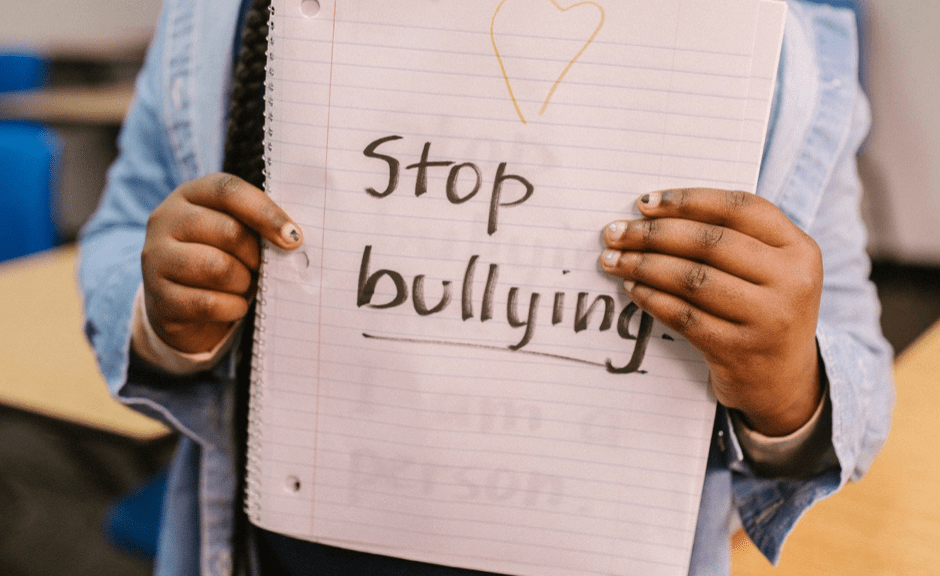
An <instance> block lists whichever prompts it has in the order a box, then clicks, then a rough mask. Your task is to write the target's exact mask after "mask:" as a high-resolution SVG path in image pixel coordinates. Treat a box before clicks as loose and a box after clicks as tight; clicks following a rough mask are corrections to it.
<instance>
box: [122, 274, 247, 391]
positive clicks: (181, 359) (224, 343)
mask: <svg viewBox="0 0 940 576" xmlns="http://www.w3.org/2000/svg"><path fill="white" fill-rule="evenodd" d="M241 325H242V323H241V322H237V323H235V325H234V326H232V329H231V330H229V331H228V333H227V334H226V335H225V337H224V338H222V340H221V341H220V342H219V343H218V344H216V345H215V347H214V348H213V349H212V350H209V351H208V352H199V353H196V354H190V353H187V352H181V351H179V350H177V349H176V348H173V347H172V346H170V345H169V344H167V343H166V342H164V341H163V340H162V339H161V338H160V336H158V335H157V333H156V332H155V331H154V329H153V326H151V325H150V319H149V318H147V307H146V306H145V305H144V288H143V285H141V286H140V287H139V288H138V289H137V294H136V295H135V296H134V310H133V312H132V313H131V346H132V347H133V348H134V351H135V352H136V353H137V354H138V355H139V356H140V357H141V358H143V359H144V360H146V361H147V362H148V363H150V364H152V365H153V366H155V367H157V368H159V369H161V370H163V371H164V372H168V373H170V374H173V375H174V376H188V375H190V374H195V373H196V372H202V371H203V370H208V369H210V368H213V367H214V366H215V365H216V364H218V363H219V360H221V359H222V356H223V355H225V353H226V352H228V350H229V349H230V348H231V347H232V344H233V343H234V342H235V340H236V339H237V338H236V337H237V335H238V333H239V332H240V331H241Z"/></svg>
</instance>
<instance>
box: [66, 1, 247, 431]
mask: <svg viewBox="0 0 940 576" xmlns="http://www.w3.org/2000/svg"><path fill="white" fill-rule="evenodd" d="M205 4H206V3H205V2H201V3H200V2H167V3H166V4H165V6H164V9H163V11H162V12H161V15H160V20H159V22H158V24H157V30H156V33H155V36H154V40H153V43H152V44H151V47H150V49H149V51H148V54H147V58H146V60H145V62H144V66H143V68H142V70H141V73H140V75H139V76H138V78H137V82H136V86H135V97H134V100H133V102H132V104H131V108H130V110H129V112H128V116H127V118H126V119H125V123H124V127H123V129H122V131H121V135H120V137H119V141H118V146H119V155H118V159H117V160H116V162H115V163H114V164H113V165H112V167H111V169H110V170H109V172H108V179H107V185H106V188H105V190H104V193H103V196H102V199H101V202H100V204H99V207H98V209H97V211H96V212H95V214H94V215H93V217H92V219H91V220H90V221H89V223H88V224H87V225H86V226H85V228H84V229H83V230H82V234H81V237H80V242H81V257H80V265H79V282H80V284H81V288H82V292H83V294H84V298H85V302H84V304H85V318H86V322H85V332H86V336H87V338H88V340H89V341H90V343H91V344H92V346H93V348H94V350H95V353H96V355H97V359H98V362H99V366H100V368H101V371H102V373H103V375H104V377H105V379H106V381H107V384H108V387H109V389H110V391H111V392H112V394H114V395H115V396H116V397H117V398H118V399H119V400H121V401H122V402H125V403H127V404H130V405H132V406H134V407H136V408H138V409H140V410H141V411H143V412H145V413H148V414H150V415H152V416H156V417H158V418H160V419H162V420H164V421H167V422H168V423H169V424H171V425H172V426H173V427H174V428H176V429H178V430H181V431H182V432H183V433H184V434H186V435H187V436H189V437H191V438H193V439H196V440H198V441H199V442H200V443H206V442H209V438H211V437H212V436H214V435H215V434H213V433H212V432H211V431H210V430H207V429H205V428H206V427H207V426H209V427H211V428H212V429H217V426H218V423H217V422H214V421H215V420H217V419H218V418H222V417H223V416H222V415H221V414H220V413H219V409H220V408H219V407H220V405H221V404H222V402H221V399H220V398H219V397H218V393H217V390H216V389H217V388H218V386H217V385H216V384H213V383H212V380H215V379H212V378H209V379H198V378H196V379H188V380H184V381H173V382H170V379H168V378H162V380H165V381H164V382H162V385H161V377H160V376H159V375H155V374H149V373H148V371H147V370H146V369H145V367H143V366H139V365H138V364H139V363H138V362H135V365H134V368H135V369H134V370H130V367H131V361H132V360H133V358H132V354H131V351H130V331H129V327H130V319H131V311H132V303H133V299H134V294H135V293H136V291H137V289H138V287H139V286H140V284H141V282H142V279H141V271H140V253H141V249H142V247H143V243H144V237H145V234H146V225H147V219H148V217H149V216H150V213H151V212H152V211H153V210H154V208H156V207H157V206H158V205H159V204H160V203H161V202H162V201H163V200H164V199H166V197H167V196H168V195H169V194H170V193H171V192H172V191H173V190H174V189H175V188H176V187H177V186H179V185H180V184H181V183H182V182H184V181H187V180H191V179H193V178H196V177H198V176H201V175H203V174H205V173H208V172H211V171H214V170H217V169H218V167H219V165H220V163H221V137H222V130H221V129H220V127H221V116H222V115H223V112H222V110H223V103H221V102H219V96H218V95H219V94H223V93H225V92H226V91H225V90H224V89H221V90H220V89H219V86H220V85H221V86H225V85H227V84H226V82H227V80H226V78H227V76H228V74H229V73H230V68H231V65H230V64H229V65H226V62H227V60H230V59H231V40H230V39H231V38H232V36H233V30H234V27H235V21H236V19H237V17H238V10H237V4H236V5H235V7H234V8H230V9H228V10H227V11H226V10H218V9H214V10H215V12H216V14H215V15H214V16H213V18H215V19H216V24H217V26H218V27H219V28H220V31H219V32H218V34H219V35H220V36H224V37H227V38H228V40H227V41H225V42H224V43H220V42H215V43H214V44H211V43H210V40H211V39H207V38H200V37H199V36H197V35H193V34H192V33H191V32H192V30H191V25H192V21H193V20H195V19H196V18H198V17H199V16H200V9H199V8H198V6H204V5H205ZM230 4H233V3H230ZM209 8H211V7H209ZM216 8H218V7H216ZM203 10H204V9H203ZM227 20H231V22H230V23H229V26H226V25H225V24H226V22H227ZM200 42H201V43H200ZM197 51H198V57H197V56H196V54H197ZM209 70H217V71H216V72H214V73H213V74H209V73H208V71H209ZM197 77H198V78H197ZM197 80H198V81H199V82H200V83H205V84H207V85H204V86H205V87H203V88H200V85H199V84H197ZM219 82H221V84H219ZM197 109H198V110H199V112H198V114H197V112H196V110H197ZM200 117H201V118H202V119H200ZM215 117H218V118H215Z"/></svg>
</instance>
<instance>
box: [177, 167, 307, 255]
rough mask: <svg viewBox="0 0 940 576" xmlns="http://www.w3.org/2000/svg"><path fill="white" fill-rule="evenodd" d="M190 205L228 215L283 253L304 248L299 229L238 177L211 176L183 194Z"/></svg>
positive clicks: (301, 233) (205, 177)
mask: <svg viewBox="0 0 940 576" xmlns="http://www.w3.org/2000/svg"><path fill="white" fill-rule="evenodd" d="M184 194H185V195H186V197H187V199H188V200H189V201H190V202H192V203H193V204H198V205H200V206H205V207H206V208H211V209H213V210H218V211H220V212H224V213H226V214H229V215H230V216H232V217H233V218H235V219H237V220H238V221H239V222H241V223H242V224H244V225H245V226H248V227H249V228H251V229H252V230H254V231H255V232H257V233H258V234H260V235H261V237H263V238H265V239H267V240H268V241H270V242H271V243H273V244H274V245H276V246H278V247H280V248H282V249H284V250H294V249H296V248H298V247H299V246H300V245H301V244H303V231H302V230H301V229H300V226H299V225H298V224H297V223H296V222H295V221H294V220H293V219H292V218H291V217H290V216H289V215H288V214H287V212H285V211H284V209H282V208H281V207H280V206H278V205H277V204H276V203H275V202H274V201H273V200H271V197H270V196H268V195H267V194H265V193H264V192H263V191H262V190H261V189H259V188H256V187H254V186H252V185H251V184H249V183H248V182H245V181H244V180H242V179H241V178H238V177H237V176H232V175H231V174H221V173H220V174H210V175H208V176H204V177H202V178H200V179H199V180H197V181H195V182H194V183H193V185H192V186H189V187H187V189H186V190H185V191H184Z"/></svg>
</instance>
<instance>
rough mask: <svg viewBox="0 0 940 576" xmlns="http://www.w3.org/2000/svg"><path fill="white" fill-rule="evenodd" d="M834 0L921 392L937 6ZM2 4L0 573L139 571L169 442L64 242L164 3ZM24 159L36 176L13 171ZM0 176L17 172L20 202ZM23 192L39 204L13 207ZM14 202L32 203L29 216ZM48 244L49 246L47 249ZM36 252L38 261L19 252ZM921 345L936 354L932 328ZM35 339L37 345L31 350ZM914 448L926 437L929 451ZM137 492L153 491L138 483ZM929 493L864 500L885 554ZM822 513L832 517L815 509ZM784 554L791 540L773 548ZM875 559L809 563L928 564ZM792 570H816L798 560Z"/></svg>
mask: <svg viewBox="0 0 940 576" xmlns="http://www.w3.org/2000/svg"><path fill="white" fill-rule="evenodd" d="M828 3H830V4H836V5H847V4H855V5H857V6H858V7H859V13H860V15H861V21H862V23H863V28H862V44H863V46H862V54H863V71H862V77H863V81H864V84H865V87H866V90H867V92H868V94H869V97H870V99H871V103H872V110H873V117H874V127H873V129H872V132H871V135H870V137H869V139H868V141H867V143H866V145H865V147H864V149H863V151H862V153H861V156H860V160H861V163H860V173H861V175H862V178H863V181H864V183H865V189H866V196H865V200H864V213H865V217H866V220H867V222H868V225H869V230H870V242H869V249H870V252H871V254H872V256H873V258H874V261H875V265H874V268H873V272H872V279H873V280H874V281H875V283H876V284H877V286H878V290H879V296H880V297H881V299H882V304H883V310H884V313H883V320H882V323H883V327H884V331H885V334H886V336H887V337H888V339H889V340H890V341H891V342H892V344H893V345H894V346H895V348H896V350H897V352H898V353H901V352H902V351H905V350H907V349H909V347H911V346H912V344H913V343H915V342H917V343H918V345H919V346H921V349H920V350H914V352H911V353H910V354H909V355H908V356H907V358H906V359H907V360H908V364H909V365H914V364H916V366H915V368H916V370H917V371H920V373H922V375H921V376H918V378H920V379H921V380H922V381H921V383H920V384H918V386H922V387H924V386H928V387H932V385H935V384H940V376H937V372H936V371H933V372H931V371H930V370H927V369H926V368H924V366H926V365H927V364H925V362H928V363H929V362H930V361H931V360H930V359H931V358H934V357H935V356H936V355H937V354H934V353H933V352H931V351H925V349H924V348H923V347H924V346H925V344H924V342H925V339H924V338H922V339H921V340H918V337H921V335H922V334H923V333H924V332H925V331H927V330H928V329H929V328H930V327H931V326H932V325H934V323H935V322H936V321H937V319H938V318H940V223H938V222H937V220H938V216H940V106H937V99H936V95H937V94H940V73H938V63H937V58H938V55H940V36H938V35H937V34H936V32H935V30H934V28H935V23H936V22H937V21H940V3H938V2H933V1H924V0H864V1H862V2H859V3H855V2H851V1H847V0H830V1H829V2H828ZM6 6H7V10H4V17H3V18H2V19H0V260H2V259H4V258H8V259H7V261H6V262H2V263H0V294H2V296H3V298H2V299H0V300H2V302H3V303H2V304H0V333H2V334H3V335H2V336H0V338H2V339H0V349H2V351H0V574H4V575H7V576H30V575H49V574H56V575H58V574H62V575H86V574H87V575H96V576H108V575H111V574H114V575H117V574H121V575H130V576H133V575H143V574H148V573H150V570H151V564H150V557H151V555H152V545H153V544H152V532H153V526H152V525H151V524H152V523H150V524H148V522H147V521H148V520H153V519H154V518H155V516H154V514H155V512H153V510H152V509H148V508H147V507H148V506H150V507H153V506H158V505H159V487H160V484H159V476H158V473H159V471H160V470H161V469H163V468H164V466H165V464H166V462H167V459H168V458H169V455H170V454H171V452H172V448H173V444H174V438H173V436H172V435H171V434H170V433H169V432H168V431H167V430H166V429H165V428H163V427H161V426H160V425H157V424H155V423H153V422H151V421H148V420H145V419H143V418H142V417H138V416H136V415H134V414H132V413H130V412H129V411H128V410H126V409H124V408H122V407H119V406H117V405H115V404H113V403H111V402H110V400H109V399H108V398H107V394H106V393H105V392H104V389H103V384H102V383H101V381H100V378H99V377H98V375H97V373H96V371H95V368H94V363H93V360H92V357H91V353H90V351H88V350H87V349H86V348H85V347H84V345H83V342H82V336H81V318H80V312H79V305H78V297H77V295H76V294H75V289H74V282H73V280H72V275H73V272H72V266H73V263H74V258H75V255H74V249H72V248H70V247H69V246H70V244H71V243H72V242H73V241H74V239H75V237H76V235H77V233H78V230H79V228H80V227H81V225H82V223H83V222H84V221H85V220H86V219H87V218H88V216H89V215H90V214H91V212H92V211H93V209H94V207H95V205H96V202H97V199H98V195H99V193H100V190H101V189H102V187H103V184H104V174H105V171H106V169H107V166H108V165H109V163H110V162H111V160H112V159H113V157H114V155H115V153H116V147H115V139H116V137H117V134H118V131H119V129H120V125H121V121H122V118H123V115H124V112H125V110H126V107H127V104H128V101H129V99H130V97H131V94H132V84H133V80H134V77H135V74H136V72H137V70H138V68H139V66H140V64H141V61H142V58H143V56H144V54H145V49H146V44H147V42H148V41H149V37H150V35H151V33H152V27H153V23H154V22H155V21H156V18H157V14H158V12H159V9H160V2H159V0H137V1H134V2H126V1H119V0H85V1H84V2H78V3H74V4H72V3H68V2H61V1H53V0H31V1H30V2H26V3H22V2H18V3H16V4H13V3H12V2H9V1H8V0H7V3H6ZM23 55H27V56H29V58H27V59H25V60H23V59H22V58H21V56H23ZM33 57H36V58H37V59H32V58H33ZM4 66H11V67H12V68H8V69H6V70H5V69H4ZM17 66H19V67H20V68H17ZM24 66H25V68H24ZM11 69H12V70H20V72H17V73H16V74H13V73H11V72H9V70H11ZM14 76H15V77H14ZM18 82H19V83H20V85H18ZM23 82H25V84H23ZM26 164H29V165H30V166H31V167H32V168H31V169H33V170H34V171H37V170H38V172H36V173H37V174H38V176H30V175H28V174H26V172H27V171H26V170H25V169H24V170H20V169H19V166H21V165H26ZM24 178H28V180H27V181H23V179H24ZM4 182H6V183H8V184H9V183H10V182H15V184H16V185H15V187H14V188H15V189H14V190H13V193H15V195H16V196H15V197H14V195H13V194H12V193H11V191H10V190H9V189H8V188H9V187H10V186H6V187H5V186H4V185H3V183H4ZM27 191H29V193H32V194H36V195H37V198H35V199H33V200H29V201H27V202H25V206H24V202H22V201H21V197H23V196H26V195H27ZM17 210H26V211H29V212H31V213H34V214H38V216H36V218H39V220H38V221H34V220H30V219H29V218H32V217H26V216H23V215H21V214H20V213H19V212H17ZM34 222H40V223H34ZM43 222H44V223H43ZM21 230H22V231H21ZM14 231H15V232H14ZM26 235H33V236H36V237H37V238H36V239H34V240H31V241H30V242H33V243H31V244H30V243H27V244H29V245H28V246H25V247H20V244H23V242H22V238H20V236H24V237H25V236H26ZM53 246H60V248H58V249H56V250H53V251H51V252H49V251H47V249H48V248H52V247H53ZM37 250H38V251H39V255H35V254H34V255H33V256H26V255H25V254H24V252H36V251H37ZM4 251H6V252H4ZM14 253H15V254H14ZM4 254H6V256H4ZM13 256H16V257H13ZM63 294H65V295H67V296H66V297H59V296H61V295H63ZM14 327H15V328H14ZM934 332H936V329H935V331H934ZM930 345H932V346H933V347H934V348H935V349H936V351H937V353H940V342H938V341H937V339H936V338H934V339H933V340H932V344H930ZM43 346H44V347H45V348H44V350H45V353H37V352H36V348H37V347H43ZM50 348H51V349H50ZM40 349H43V348H40ZM911 350H913V348H911ZM915 352H917V353H918V354H915ZM901 358H902V362H903V361H904V360H905V356H902V357H901ZM925 359H926V360H925ZM930 366H933V364H930ZM899 369H900V368H899ZM905 374H906V373H905ZM924 374H926V376H924ZM905 378H907V376H905ZM924 378H926V379H927V380H923V379H924ZM906 385H907V384H905V386H906ZM911 386H913V385H911ZM917 390H919V392H918V394H920V393H921V392H923V393H924V394H926V396H918V398H923V400H919V401H918V402H919V403H920V404H922V405H921V406H920V407H919V409H920V410H921V412H923V410H924V409H929V410H931V411H935V410H937V409H940V405H938V397H937V395H936V394H934V395H930V393H929V390H928V389H927V388H917ZM899 398H900V400H899V417H900V416H901V408H902V407H903V406H905V402H912V401H911V400H908V396H907V391H906V390H905V389H902V387H901V385H900V383H899ZM925 402H926V403H927V404H926V406H924V405H923V404H924V403H925ZM905 410H906V409H905ZM915 421H916V422H921V421H920V420H917V417H915V416H910V418H908V416H907V413H906V412H904V422H905V423H906V422H915ZM918 425H920V424H918ZM912 426H913V424H912ZM918 433H919V434H923V433H925V432H924V430H919V432H918ZM926 434H928V435H929V436H936V434H935V433H933V434H931V433H930V432H926ZM889 444H890V443H889ZM926 449H927V447H926V446H922V447H921V448H920V450H921V451H922V452H924V453H925V454H930V452H927V451H926ZM884 458H885V459H888V460H890V459H892V458H898V459H900V458H901V456H900V455H898V456H893V455H888V456H885V457H884ZM878 465H879V462H876V469H877V470H878V471H880V469H878V468H877V467H878ZM921 472H923V471H921ZM927 473H928V474H933V476H932V477H931V478H932V480H934V481H936V480H937V479H938V477H940V475H937V468H936V467H933V468H932V469H930V470H929V471H928V472H927ZM155 475H157V476H155ZM155 477H156V478H157V481H153V478H155ZM929 479H930V478H928V480H929ZM890 481H891V480H890V479H886V480H884V482H890ZM864 485H865V483H862V484H861V485H860V486H864ZM889 486H890V484H889ZM142 489H151V490H152V491H153V494H150V495H148V494H143V495H140V494H136V493H135V491H140V490H142ZM879 489H880V488H879ZM931 493H932V494H933V498H932V499H931V500H929V501H927V502H926V503H924V505H922V506H920V508H922V510H921V512H920V514H921V515H922V516H923V518H921V519H920V520H917V521H918V522H922V523H921V524H916V525H913V526H908V524H907V522H908V520H909V517H910V511H908V510H907V509H903V510H900V511H892V512H890V514H892V515H899V516H898V517H899V518H902V519H897V518H894V516H892V517H891V518H889V519H885V518H879V516H878V514H879V512H878V510H881V509H882V508H883V507H886V506H900V505H899V504H898V503H897V502H895V501H893V500H892V503H891V504H887V505H883V504H877V505H874V504H872V505H870V506H871V507H872V509H873V510H874V511H872V512H871V513H870V514H874V516H870V515H869V516H865V517H864V518H862V519H861V520H858V519H856V520H858V521H859V522H861V521H865V522H885V521H887V522H900V523H901V524H902V526H900V527H898V528H897V530H896V531H895V532H892V533H888V534H886V535H885V537H886V538H887V539H891V538H894V539H897V538H902V543H901V545H900V546H899V547H897V548H896V553H897V554H898V555H899V556H900V555H902V554H905V555H907V556H910V554H909V553H908V552H909V550H908V551H907V552H902V551H903V550H906V549H905V548H904V542H903V537H904V535H905V534H908V532H907V531H911V532H914V531H916V532H919V533H921V534H926V535H927V536H932V537H935V538H940V505H938V498H937V495H936V493H935V491H933V490H932V491H931ZM858 498H864V497H863V496H858ZM899 498H900V497H899ZM834 500H838V499H834ZM853 505H854V504H853ZM134 506H143V507H144V508H143V509H140V510H137V509H135V508H134ZM863 507H864V505H863ZM884 514H888V512H884ZM904 514H906V516H903V517H902V515H904ZM811 515H812V513H811ZM814 521H815V519H814ZM818 522H823V526H826V524H825V520H820V521H817V523H818ZM800 530H801V529H798V530H797V536H798V535H799V534H805V535H806V536H805V539H806V540H807V542H806V543H805V544H803V543H800V544H799V545H801V546H809V547H812V545H813V542H819V541H818V539H816V532H813V528H812V527H810V528H807V529H806V530H804V531H803V532H800ZM797 539H799V538H798V537H797ZM842 540H844V539H842ZM851 541H853V540H851V539H850V542H851ZM861 546H862V545H859V547H861ZM930 547H931V548H932V546H930ZM746 548H747V546H746V544H740V543H739V544H738V548H736V553H737V552H739V551H741V554H742V555H741V558H744V559H743V560H740V562H744V563H747V562H752V561H753V560H752V559H748V558H749V556H747V555H748V554H749V553H750V552H748V551H747V550H746ZM921 548H923V546H922V547H921ZM918 550H920V549H918ZM850 552H851V551H850ZM920 552H923V550H920ZM788 553H792V552H791V551H788V550H786V549H785V558H786V555H787V554H788ZM878 553H879V554H882V555H883V556H884V558H882V556H879V558H882V559H883V560H884V562H882V564H883V566H882V564H879V563H878V561H872V560H866V562H868V564H867V566H868V567H869V568H870V569H871V570H865V571H862V572H848V571H846V572H843V571H841V570H837V571H833V570H832V569H830V568H826V570H828V571H824V570H823V569H822V568H820V571H819V572H818V573H819V574H824V573H825V574H841V573H846V574H848V573H864V574H920V573H924V574H927V573H933V572H929V571H926V569H925V571H923V572H920V571H918V570H917V569H916V567H915V568H912V570H911V571H907V570H900V571H896V572H894V571H890V570H889V568H888V566H889V565H890V564H891V562H892V558H891V557H890V554H892V553H894V552H893V551H892V550H885V551H882V552H878ZM923 553H925V554H930V552H923ZM932 553H933V554H934V555H935V554H937V552H936V551H934V552H932ZM807 554H809V555H810V556H812V553H807ZM827 555H828V556H831V554H829V550H828V549H827V548H825V547H822V550H821V552H820V554H819V555H818V556H812V557H813V558H816V559H817V560H819V558H823V560H820V561H821V562H823V565H824V564H825V557H826V556H827ZM916 558H917V556H916V555H915V559H916ZM926 561H927V560H925V562H926ZM932 561H935V563H934V564H933V566H934V567H935V566H936V565H938V564H936V561H940V560H938V559H937V557H936V556H933V557H932ZM738 562H739V560H738V557H737V556H736V566H737V563H738ZM765 564H766V563H765ZM785 565H786V564H785ZM895 565H897V564H896V563H895ZM926 565H927V564H924V566H926ZM843 567H844V565H843ZM736 569H737V568H736ZM737 570H740V569H737ZM797 570H799V571H797ZM741 573H742V574H743V573H748V574H753V573H756V572H753V571H752V570H751V569H748V571H747V572H741ZM780 573H783V572H780ZM786 573H788V574H789V573H792V574H810V573H813V574H815V573H817V572H807V571H804V568H802V567H800V568H794V571H793V572H786Z"/></svg>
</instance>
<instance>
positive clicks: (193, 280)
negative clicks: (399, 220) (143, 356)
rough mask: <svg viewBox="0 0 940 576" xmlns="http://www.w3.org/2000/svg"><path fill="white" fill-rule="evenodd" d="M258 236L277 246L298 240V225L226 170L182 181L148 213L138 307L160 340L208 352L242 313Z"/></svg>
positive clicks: (252, 281)
mask: <svg viewBox="0 0 940 576" xmlns="http://www.w3.org/2000/svg"><path fill="white" fill-rule="evenodd" d="M260 237H264V238H266V239H267V240H269V241H270V242H271V243H273V244H274V245H276V246H278V247H279V248H282V249H284V250H294V249H296V248H298V247H299V246H300V245H301V244H302V243H303V235H302V232H301V231H300V227H299V226H298V225H297V224H296V223H295V222H294V221H293V220H292V219H291V218H290V217H289V216H288V215H287V214H286V213H285V212H284V211H283V210H282V209H281V208H280V207H279V206H277V205H276V204H275V203H274V202H273V201H272V200H271V199H270V198H269V197H268V196H267V194H265V193H264V192H262V191H261V190H259V189H258V188H255V187H254V186H252V185H251V184H248V183H247V182H245V181H244V180H241V179H240V178H237V177H235V176H231V175H229V174H211V175H209V176H204V177H202V178H200V179H198V180H193V181H190V182H187V183H185V184H183V185H181V186H180V187H179V188H177V189H176V190H174V191H173V193H172V194H170V195H169V196H168V197H167V198H166V200H164V201H163V202H162V203H161V204H160V205H159V206H158V207H157V208H156V210H154V211H153V213H152V214H151V215H150V218H149V220H148V221H147V238H146V241H145V242H144V248H143V252H142V253H141V269H142V271H143V277H144V305H145V306H146V307H147V316H148V317H149V319H150V324H151V326H152V327H153V329H154V331H155V332H156V333H157V335H158V336H159V337H160V338H161V339H162V340H163V341H164V342H165V343H166V344H168V345H169V346H171V347H173V348H175V349H177V350H179V351H180V352H186V353H197V352H206V351H209V350H212V349H213V348H214V347H215V346H216V345H217V344H218V343H219V342H220V341H221V340H222V338H223V337H225V335H226V334H227V333H228V331H229V330H230V329H231V328H232V326H233V325H234V324H235V323H236V322H238V321H240V320H241V319H242V318H243V317H244V316H245V314H246V313H247V312H248V307H249V304H250V302H251V300H252V299H253V298H254V292H255V288H256V285H257V282H256V272H257V271H258V267H259V265H260V260H261V251H260V243H259V242H260V240H259V238H260Z"/></svg>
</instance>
